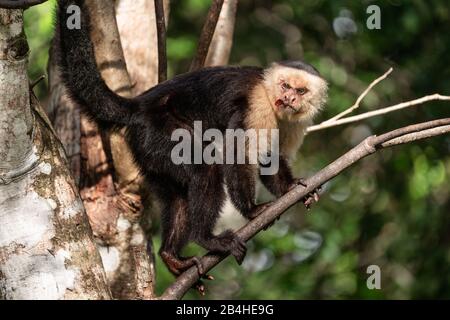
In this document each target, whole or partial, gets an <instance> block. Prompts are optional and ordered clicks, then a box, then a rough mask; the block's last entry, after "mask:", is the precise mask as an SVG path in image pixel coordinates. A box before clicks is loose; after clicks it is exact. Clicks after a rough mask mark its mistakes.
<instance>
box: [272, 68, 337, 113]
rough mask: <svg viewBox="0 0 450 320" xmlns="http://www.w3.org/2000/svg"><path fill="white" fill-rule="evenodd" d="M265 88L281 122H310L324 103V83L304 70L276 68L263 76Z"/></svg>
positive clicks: (325, 97) (325, 93) (325, 95)
mask: <svg viewBox="0 0 450 320" xmlns="http://www.w3.org/2000/svg"><path fill="white" fill-rule="evenodd" d="M265 88H266V91H267V94H268V97H269V99H270V102H271V105H272V108H273V110H274V112H275V114H276V116H277V117H278V119H280V120H287V121H290V122H299V121H305V120H312V119H313V118H314V116H315V115H316V114H317V113H318V112H319V111H320V110H321V109H322V107H323V105H324V104H325V102H326V99H327V88H328V86H327V82H326V81H325V80H324V79H322V78H321V77H319V76H316V75H313V74H311V73H308V72H306V71H304V70H300V69H294V68H289V67H285V66H281V65H278V64H275V65H274V66H272V67H271V68H270V69H267V70H266V72H265Z"/></svg>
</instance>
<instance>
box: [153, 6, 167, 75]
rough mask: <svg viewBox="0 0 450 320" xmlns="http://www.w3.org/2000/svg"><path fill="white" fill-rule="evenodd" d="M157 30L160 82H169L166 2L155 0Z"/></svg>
mask: <svg viewBox="0 0 450 320" xmlns="http://www.w3.org/2000/svg"><path fill="white" fill-rule="evenodd" d="M155 14H156V30H157V37H158V82H160V83H161V82H164V81H166V80H167V49H166V18H165V15H164V1H163V0H155Z"/></svg>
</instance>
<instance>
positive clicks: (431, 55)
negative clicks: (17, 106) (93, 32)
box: [26, 0, 450, 299]
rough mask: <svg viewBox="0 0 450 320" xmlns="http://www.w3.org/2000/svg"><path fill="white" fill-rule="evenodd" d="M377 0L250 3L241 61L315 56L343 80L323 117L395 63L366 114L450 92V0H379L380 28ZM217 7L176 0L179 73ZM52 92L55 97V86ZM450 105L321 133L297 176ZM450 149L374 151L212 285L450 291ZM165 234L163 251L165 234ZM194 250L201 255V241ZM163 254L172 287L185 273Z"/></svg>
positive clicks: (46, 30) (33, 37)
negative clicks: (373, 285) (344, 19)
mask: <svg viewBox="0 0 450 320" xmlns="http://www.w3.org/2000/svg"><path fill="white" fill-rule="evenodd" d="M369 3H371V2H367V1H345V2H344V1H332V0H320V1H319V0H317V1H298V0H284V1H270V0H268V1H255V0H241V1H240V2H239V10H238V18H237V25H236V32H235V37H234V47H233V51H232V57H231V63H232V64H252V65H267V64H268V63H270V62H271V61H274V60H281V59H296V58H301V57H304V58H305V59H306V60H307V61H309V62H310V63H312V64H314V65H315V66H316V67H317V68H318V69H319V71H320V72H321V73H322V74H323V76H324V77H325V78H326V79H328V80H329V81H330V98H329V103H328V105H327V107H326V109H325V110H324V112H323V113H322V115H321V116H320V119H318V120H317V121H320V120H321V119H326V118H329V117H331V116H332V115H335V114H337V113H338V112H340V111H342V110H344V109H346V108H347V107H348V106H350V105H351V104H353V102H354V101H355V100H356V98H357V96H358V95H359V94H360V93H361V92H362V91H363V90H364V89H365V88H366V86H367V85H368V84H369V83H370V82H371V81H372V80H374V79H375V78H377V77H378V76H380V75H381V74H383V73H384V72H385V71H386V70H387V69H388V68H389V66H393V67H394V72H393V74H392V75H391V76H390V77H389V78H388V79H387V80H385V81H383V82H382V83H381V84H379V85H378V86H377V87H376V88H375V89H374V90H373V92H372V93H371V94H369V95H368V96H367V98H366V99H365V100H364V101H363V103H362V105H361V110H359V112H362V111H367V110H371V109H375V108H380V107H383V106H388V105H390V104H394V103H397V102H400V101H404V100H408V99H414V98H417V97H420V96H423V95H426V94H430V93H434V92H439V93H442V94H447V95H448V94H450V82H449V81H448V79H450V63H449V62H450V61H449V60H450V37H448V26H449V24H450V9H449V6H448V3H447V1H444V0H437V1H433V3H432V4H431V3H429V2H425V1H419V0H417V1H403V0H398V1H383V2H381V1H379V2H376V4H378V5H379V6H380V7H381V29H380V30H368V29H367V27H366V19H367V17H368V15H367V14H366V7H367V6H368V4H369ZM373 3H375V2H373ZM208 5H209V2H208V1H202V0H189V1H180V0H178V1H173V4H172V10H171V20H170V27H169V30H168V34H169V39H168V56H169V59H170V63H169V66H170V73H171V75H174V74H177V73H181V72H185V71H186V70H187V69H188V68H189V64H190V61H191V57H192V55H193V54H194V52H195V48H196V39H197V37H198V35H199V34H200V30H201V27H202V23H203V21H204V18H205V16H206V12H207V10H208ZM50 7H51V4H48V5H45V6H38V7H36V8H33V9H30V10H28V11H27V14H26V22H27V35H28V38H29V40H30V45H31V48H32V56H31V58H30V75H31V78H36V77H38V76H39V75H40V74H42V73H43V72H45V68H46V59H47V52H48V43H49V41H50V39H51V33H52V31H51V30H52V26H51V20H52V14H51V11H52V10H51V9H50ZM344 9H345V10H347V11H343V10H344ZM343 15H344V16H348V15H350V17H351V19H352V20H353V22H354V23H355V25H356V26H357V31H356V33H354V34H352V35H349V36H348V37H346V38H345V39H340V38H339V37H337V35H336V33H335V32H334V30H333V21H334V19H335V18H337V17H339V16H343ZM40 89H41V91H40V94H41V97H43V98H44V97H45V88H40ZM448 106H449V105H448V103H444V102H431V103H428V104H426V105H423V106H418V107H413V108H410V109H407V110H405V111H400V112H396V113H392V114H390V115H388V116H383V117H379V118H373V119H369V120H366V121H364V122H363V123H358V124H352V125H348V126H343V127H338V128H331V129H327V130H324V131H321V132H317V133H313V134H311V135H310V136H308V137H307V139H306V142H305V145H304V147H303V148H302V150H301V152H300V154H299V161H298V162H297V163H296V166H295V171H296V173H297V174H298V175H301V176H309V175H311V174H312V173H314V172H315V171H317V170H319V169H320V168H322V167H324V166H325V165H327V164H328V163H329V162H331V161H332V160H334V159H335V158H336V157H338V156H339V155H341V154H342V153H344V152H345V151H346V150H348V149H349V148H351V147H352V146H354V145H355V144H357V143H358V142H359V141H361V140H362V139H363V138H364V137H366V136H368V135H370V134H377V133H383V132H385V131H387V130H390V129H394V128H397V127H400V126H403V125H407V124H411V123H415V122H421V121H426V120H431V119H435V118H438V117H448V115H449V112H448V110H449V107H448ZM449 150H450V140H449V137H438V138H433V139H430V140H427V141H424V142H420V143H415V144H414V145H407V146H402V147H397V148H395V149H392V150H386V151H383V153H380V154H376V155H374V156H372V157H369V158H367V159H364V160H363V161H361V162H360V163H358V164H357V165H355V166H354V167H353V168H351V169H349V170H348V171H346V172H345V173H344V174H342V175H340V176H339V177H337V178H335V179H334V180H333V181H331V182H329V183H328V184H327V185H325V186H324V190H325V192H324V194H323V196H322V199H321V201H320V203H319V204H317V205H315V206H314V207H313V209H312V210H311V211H310V212H307V213H305V210H304V209H303V208H302V206H301V205H299V206H296V207H295V208H293V209H291V210H290V212H289V213H287V214H286V215H285V216H284V217H283V218H282V219H281V220H280V221H279V222H277V224H276V225H275V226H274V227H273V228H272V229H270V230H268V231H267V232H263V233H262V234H260V235H259V236H257V237H256V238H255V239H254V240H252V241H251V243H250V245H249V252H248V257H247V259H246V261H245V263H244V266H243V267H239V266H237V265H236V263H235V261H234V260H232V259H227V260H226V261H225V262H224V263H222V264H221V265H220V266H219V267H218V268H216V269H214V271H213V272H212V274H213V275H214V276H215V277H216V281H213V282H211V283H209V284H208V289H209V295H208V296H207V298H211V299H212V298H240V299H253V298H254V299H278V298H286V299H311V298H326V299H343V298H363V299H382V298H448V297H450V277H449V274H450V237H449V230H450V216H449V214H448V213H449V212H450V201H449V199H450V188H449V181H450V156H449ZM155 231H156V230H155ZM154 241H155V244H156V246H155V247H156V248H158V247H159V236H155V239H154ZM187 251H188V253H190V254H198V253H199V252H201V251H200V250H199V249H198V248H197V247H195V246H192V247H190V248H188V250H187ZM157 262H158V263H157V270H158V281H157V283H158V292H161V291H162V290H163V289H164V288H165V287H166V286H167V285H168V284H169V283H170V282H171V281H173V278H172V276H171V275H170V274H169V273H168V272H167V271H166V269H165V268H164V267H163V266H162V264H161V261H160V260H159V259H158V260H157ZM371 264H376V265H378V266H380V268H381V272H382V282H381V286H382V289H381V290H369V289H367V286H366V280H367V277H368V275H367V274H366V268H367V266H368V265H371ZM187 297H188V298H198V295H197V294H196V293H195V292H191V293H189V295H188V296H187Z"/></svg>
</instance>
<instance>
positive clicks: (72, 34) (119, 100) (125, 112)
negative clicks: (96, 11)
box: [55, 0, 138, 128]
mask: <svg viewBox="0 0 450 320" xmlns="http://www.w3.org/2000/svg"><path fill="white" fill-rule="evenodd" d="M89 19H90V18H89V11H88V8H87V7H86V5H85V1H84V0H58V9H57V22H56V35H55V45H56V48H57V59H58V60H57V61H58V64H59V67H60V70H61V74H62V79H63V82H64V84H65V86H66V88H67V89H68V91H69V95H70V96H71V98H72V99H73V100H74V101H75V102H76V103H78V104H79V105H80V106H81V107H82V110H83V111H84V112H85V113H86V114H87V115H88V116H90V117H91V118H92V119H93V120H94V121H95V122H97V123H98V124H99V125H101V126H102V127H106V128H111V127H123V126H126V125H129V124H130V121H131V117H132V114H133V112H134V111H135V110H136V109H137V107H138V106H137V102H136V100H133V99H125V98H123V97H121V96H119V95H117V94H116V93H114V92H113V91H111V90H110V89H109V88H108V86H107V85H106V84H105V82H104V81H103V79H102V77H101V75H100V73H99V71H98V69H97V64H96V61H95V56H94V50H93V46H92V41H91V39H90V22H89Z"/></svg>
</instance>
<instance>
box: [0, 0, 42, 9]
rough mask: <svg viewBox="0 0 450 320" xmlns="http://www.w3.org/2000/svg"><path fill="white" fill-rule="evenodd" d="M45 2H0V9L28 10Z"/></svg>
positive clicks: (7, 0) (18, 0)
mask: <svg viewBox="0 0 450 320" xmlns="http://www.w3.org/2000/svg"><path fill="white" fill-rule="evenodd" d="M46 1H47V0H0V8H4V9H28V8H29V7H32V6H36V5H38V4H42V3H44V2H46Z"/></svg>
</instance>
